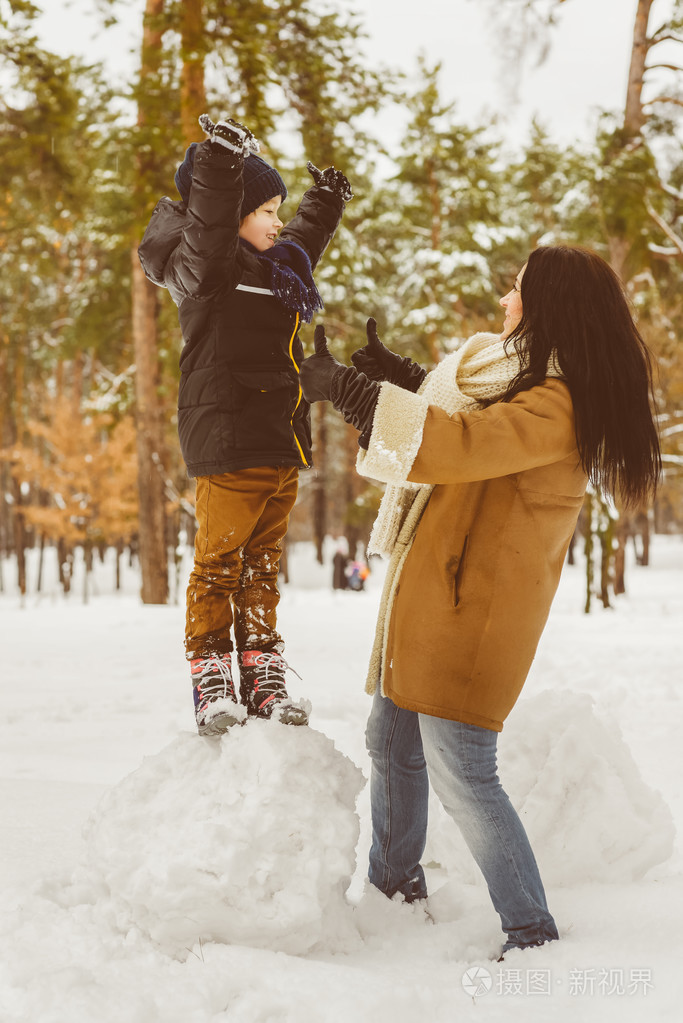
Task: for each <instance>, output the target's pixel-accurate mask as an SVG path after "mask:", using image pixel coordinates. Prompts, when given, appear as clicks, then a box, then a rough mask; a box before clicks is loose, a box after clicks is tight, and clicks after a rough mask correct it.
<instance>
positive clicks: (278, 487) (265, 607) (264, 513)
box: [185, 466, 299, 660]
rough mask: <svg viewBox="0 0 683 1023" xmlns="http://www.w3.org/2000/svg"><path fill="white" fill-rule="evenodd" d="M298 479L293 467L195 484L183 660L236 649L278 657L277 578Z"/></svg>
mask: <svg viewBox="0 0 683 1023" xmlns="http://www.w3.org/2000/svg"><path fill="white" fill-rule="evenodd" d="M298 478H299V470H298V469H297V468H292V467H278V466H258V467H257V468H253V469H240V470H239V471H237V472H226V473H222V474H221V475H218V476H199V477H198V478H197V500H196V515H197V522H198V526H199V528H198V530H197V535H196V537H195V545H194V568H193V571H192V574H191V575H190V582H189V585H188V588H187V614H186V625H185V654H186V657H187V659H188V660H192V659H194V658H196V657H210V656H212V655H216V654H225V653H228V652H229V651H231V650H232V649H233V648H235V647H236V648H237V650H238V651H240V652H241V651H242V650H271V651H276V652H278V653H282V651H283V649H284V644H283V642H282V639H281V637H280V636H279V634H278V632H277V628H276V624H277V605H278V601H279V599H280V591H279V590H278V586H277V577H278V570H279V564H280V555H281V554H282V540H283V537H284V535H285V533H286V532H287V526H288V523H289V515H290V512H291V510H292V508H293V507H294V502H295V500H296V495H297V487H298ZM231 630H232V631H233V632H234V644H233V641H232V638H231Z"/></svg>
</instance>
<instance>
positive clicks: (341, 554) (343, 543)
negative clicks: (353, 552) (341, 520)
mask: <svg viewBox="0 0 683 1023" xmlns="http://www.w3.org/2000/svg"><path fill="white" fill-rule="evenodd" d="M350 560H351V559H350V558H349V543H348V540H347V539H346V537H345V536H340V537H339V539H338V540H337V549H336V551H335V552H334V557H333V558H332V589H333V590H345V589H347V588H348V585H349V580H348V578H347V575H346V569H347V567H348V564H349V561H350Z"/></svg>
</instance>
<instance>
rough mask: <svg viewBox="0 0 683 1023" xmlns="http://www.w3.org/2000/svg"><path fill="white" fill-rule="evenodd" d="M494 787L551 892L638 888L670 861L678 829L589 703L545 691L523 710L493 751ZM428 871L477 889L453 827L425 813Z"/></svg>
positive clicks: (613, 728)
mask: <svg viewBox="0 0 683 1023" xmlns="http://www.w3.org/2000/svg"><path fill="white" fill-rule="evenodd" d="M498 762H499V767H500V779H501V782H502V784H503V787H504V788H505V789H506V791H507V793H508V794H509V796H510V799H511V800H512V802H513V804H514V806H515V807H516V809H517V811H518V813H519V815H520V817H521V819H522V821H523V823H524V826H525V828H526V830H527V834H528V835H529V839H530V841H531V844H532V846H533V849H534V852H535V854H536V857H537V859H538V861H539V866H540V868H541V875H542V877H543V880H544V881H545V882H546V884H548V885H574V884H582V883H595V882H610V883H621V882H630V881H636V880H638V879H640V878H642V877H643V876H644V874H645V873H646V872H647V871H648V870H649V869H650V868H651V867H654V866H656V865H657V864H659V863H663V862H664V861H665V860H667V859H669V857H670V856H671V854H672V852H673V844H674V838H675V828H674V825H673V821H672V817H671V812H670V810H669V808H668V806H667V805H666V803H665V802H664V800H663V798H662V796H661V795H660V794H659V792H657V791H655V790H654V789H652V788H650V787H649V786H648V785H647V784H646V783H645V782H644V781H643V779H642V777H641V774H640V771H639V769H638V766H637V765H636V763H635V761H634V759H633V757H632V755H631V752H630V750H629V747H628V746H627V744H626V742H625V741H624V739H623V737H622V734H621V731H620V729H619V726H618V724H617V722H616V720H614V719H613V718H609V717H607V716H603V715H600V716H598V715H597V714H596V712H595V709H594V702H593V699H592V697H591V696H590V695H589V694H587V693H576V694H571V693H568V692H551V691H546V692H543V693H540V694H539V695H538V696H534V697H531V698H529V699H524V700H522V701H520V703H519V704H518V705H517V707H516V709H515V711H514V712H513V714H512V716H511V718H510V721H509V722H508V723H507V724H506V725H505V730H504V731H503V733H502V736H501V739H500V742H499V756H498ZM430 814H431V820H432V822H433V823H432V825H431V828H430V831H431V833H430V837H429V842H428V847H427V850H426V854H425V862H426V861H429V860H430V859H432V860H433V861H435V862H437V863H441V864H442V865H443V866H445V867H447V869H448V871H449V873H450V874H451V875H452V874H457V875H460V876H461V877H462V878H463V879H464V880H468V881H473V880H474V881H476V880H478V879H479V875H478V873H477V872H476V868H473V865H472V858H471V856H470V855H469V853H468V851H467V849H466V848H465V846H464V842H463V840H462V838H461V837H460V834H459V832H458V830H457V828H456V826H455V824H453V822H452V821H451V820H450V818H448V817H447V816H446V814H445V811H444V810H443V809H442V808H441V806H440V804H435V801H433V802H432V803H430Z"/></svg>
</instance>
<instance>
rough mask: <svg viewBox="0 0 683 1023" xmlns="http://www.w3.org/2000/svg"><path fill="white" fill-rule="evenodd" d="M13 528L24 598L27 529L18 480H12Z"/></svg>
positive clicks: (18, 570)
mask: <svg viewBox="0 0 683 1023" xmlns="http://www.w3.org/2000/svg"><path fill="white" fill-rule="evenodd" d="M12 491H13V493H12V496H13V502H12V526H13V532H14V552H15V554H16V556H17V586H18V587H19V593H20V594H21V595H22V597H25V596H26V528H25V525H24V515H23V512H22V510H21V506H22V503H23V501H22V493H21V487H20V486H19V483H18V482H17V480H12Z"/></svg>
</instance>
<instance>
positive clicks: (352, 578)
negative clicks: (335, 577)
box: [346, 561, 370, 592]
mask: <svg viewBox="0 0 683 1023" xmlns="http://www.w3.org/2000/svg"><path fill="white" fill-rule="evenodd" d="M346 575H347V577H348V581H349V589H350V590H356V591H357V592H360V591H361V590H364V589H365V580H366V579H367V578H368V576H369V575H370V569H369V568H368V566H367V565H366V564H365V562H364V561H352V562H351V564H350V565H348V567H347V569H346Z"/></svg>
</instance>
